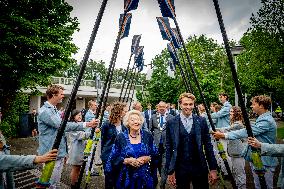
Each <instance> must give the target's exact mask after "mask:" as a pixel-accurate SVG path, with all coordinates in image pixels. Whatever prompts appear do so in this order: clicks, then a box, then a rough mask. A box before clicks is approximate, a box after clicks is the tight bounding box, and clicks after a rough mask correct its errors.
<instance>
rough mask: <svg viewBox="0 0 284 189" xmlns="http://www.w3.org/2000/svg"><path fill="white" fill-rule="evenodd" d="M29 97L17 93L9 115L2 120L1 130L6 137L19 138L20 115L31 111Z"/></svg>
mask: <svg viewBox="0 0 284 189" xmlns="http://www.w3.org/2000/svg"><path fill="white" fill-rule="evenodd" d="M28 101H29V95H27V94H24V93H17V94H16V96H15V99H14V100H13V102H12V103H11V105H10V107H9V110H8V113H7V114H6V115H5V117H3V118H2V122H1V124H0V130H1V131H2V133H3V135H4V136H5V137H15V136H17V127H18V126H19V115H20V114H21V113H24V112H28V111H29V106H28Z"/></svg>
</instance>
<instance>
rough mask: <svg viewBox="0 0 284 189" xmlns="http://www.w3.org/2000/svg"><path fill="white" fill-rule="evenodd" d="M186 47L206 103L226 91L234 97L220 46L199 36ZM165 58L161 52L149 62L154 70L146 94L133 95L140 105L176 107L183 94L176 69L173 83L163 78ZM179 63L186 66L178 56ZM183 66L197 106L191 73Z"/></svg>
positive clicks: (189, 40) (196, 93)
mask: <svg viewBox="0 0 284 189" xmlns="http://www.w3.org/2000/svg"><path fill="white" fill-rule="evenodd" d="M186 47H187V50H188V52H189V54H190V56H191V58H192V60H193V66H194V68H195V71H196V74H197V78H198V81H199V83H200V86H201V88H202V91H203V92H204V95H205V97H206V100H207V102H213V101H217V100H218V94H219V92H221V91H226V92H228V93H229V94H233V93H234V87H233V81H232V79H231V74H230V70H229V67H228V66H227V67H226V66H225V63H226V62H227V59H226V56H225V53H224V49H223V47H222V46H221V45H218V44H217V42H216V41H214V40H213V39H211V38H207V37H206V36H204V35H201V36H192V37H190V38H189V39H188V40H187V42H186ZM183 57H184V58H183ZM169 58H170V56H169V54H168V52H167V50H163V51H162V52H161V54H159V55H157V56H156V57H155V58H154V59H153V60H152V65H153V66H154V68H153V74H152V78H151V80H150V81H149V83H148V84H147V86H146V88H145V90H146V91H147V92H146V93H145V94H144V95H141V94H140V93H138V95H137V98H138V99H139V100H140V101H142V102H143V103H144V104H146V103H151V104H152V105H155V104H157V103H158V102H159V101H160V100H163V101H166V102H170V103H177V99H178V97H179V95H180V94H181V93H182V92H185V86H184V83H183V81H182V79H181V76H180V72H179V69H177V70H176V74H175V75H176V77H175V78H174V79H173V78H170V77H168V76H167V66H168V65H167V62H168V59H169ZM179 59H180V61H181V62H183V59H185V61H186V62H187V60H186V56H185V55H184V54H182V53H181V52H180V53H179ZM186 65H187V66H186V70H187V71H188V72H189V74H190V76H191V78H190V81H191V85H192V86H193V94H194V95H195V96H196V97H197V102H198V103H201V102H202V101H201V99H200V95H199V92H198V90H197V88H196V86H195V84H194V82H193V79H192V74H191V69H190V67H189V65H188V64H187V63H186Z"/></svg>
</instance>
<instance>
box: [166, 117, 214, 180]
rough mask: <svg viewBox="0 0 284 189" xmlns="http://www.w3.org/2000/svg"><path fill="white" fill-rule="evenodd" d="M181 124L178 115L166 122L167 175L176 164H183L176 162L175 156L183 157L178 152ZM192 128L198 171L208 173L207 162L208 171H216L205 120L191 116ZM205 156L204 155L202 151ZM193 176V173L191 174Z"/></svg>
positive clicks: (173, 169)
mask: <svg viewBox="0 0 284 189" xmlns="http://www.w3.org/2000/svg"><path fill="white" fill-rule="evenodd" d="M180 124H182V122H181V119H180V115H177V116H175V117H174V118H173V119H170V120H169V121H168V122H167V126H166V169H167V173H168V174H169V175H171V174H172V173H173V172H174V171H176V170H175V168H176V167H177V165H178V164H181V163H183V162H176V159H177V156H183V154H182V152H179V151H178V149H179V139H180V136H179V135H180V131H179V128H180V126H182V125H180ZM193 125H194V126H193V127H194V129H195V133H196V138H195V140H196V143H197V148H198V151H199V157H200V162H201V167H200V169H199V171H200V172H201V173H203V172H204V171H206V172H208V167H207V162H208V165H209V169H210V170H216V169H217V162H216V159H215V156H214V152H213V146H212V144H211V138H210V135H209V130H208V126H207V123H206V120H205V118H203V117H199V116H196V115H193ZM203 149H204V151H205V154H206V155H205V154H204V151H203ZM193 174H194V173H193Z"/></svg>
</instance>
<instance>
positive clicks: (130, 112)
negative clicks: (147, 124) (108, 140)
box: [123, 110, 144, 128]
mask: <svg viewBox="0 0 284 189" xmlns="http://www.w3.org/2000/svg"><path fill="white" fill-rule="evenodd" d="M132 115H138V116H139V119H140V126H142V124H143V123H144V117H143V116H142V114H141V112H140V111H138V110H131V111H129V112H127V113H126V115H125V116H124V118H123V125H124V126H125V127H127V128H129V118H130V116H132Z"/></svg>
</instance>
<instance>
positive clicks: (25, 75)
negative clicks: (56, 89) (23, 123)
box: [0, 0, 78, 124]
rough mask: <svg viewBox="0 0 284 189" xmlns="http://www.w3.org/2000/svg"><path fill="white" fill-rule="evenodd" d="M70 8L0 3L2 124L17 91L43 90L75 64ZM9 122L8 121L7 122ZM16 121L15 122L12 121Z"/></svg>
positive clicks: (42, 3)
mask: <svg viewBox="0 0 284 189" xmlns="http://www.w3.org/2000/svg"><path fill="white" fill-rule="evenodd" d="M71 11H72V7H71V6H70V5H68V4H67V3H66V2H64V1H59V0H55V1H46V0H37V1H27V0H22V1H8V0H3V1H0V12H1V16H0V31H1V32H0V46H1V48H0V89H1V90H0V106H1V107H2V113H3V121H4V123H5V121H6V120H7V121H6V122H7V123H9V124H10V122H9V120H12V119H10V118H8V116H12V115H14V114H13V113H11V111H13V109H14V107H13V106H12V105H13V103H14V101H15V100H16V98H17V95H15V93H16V92H17V91H19V90H21V89H25V88H31V89H34V88H35V87H36V86H37V85H40V86H46V85H47V84H49V83H50V76H52V75H54V74H55V73H56V72H57V71H58V70H60V69H66V68H68V67H69V66H70V65H72V64H73V63H74V62H75V61H74V59H72V58H71V55H72V54H73V53H75V52H76V51H77V48H76V46H75V45H74V44H73V43H72V42H71V41H72V34H73V33H74V31H75V30H77V29H78V21H77V18H72V17H70V13H71ZM8 119H9V120H8ZM15 119H16V118H15Z"/></svg>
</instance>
